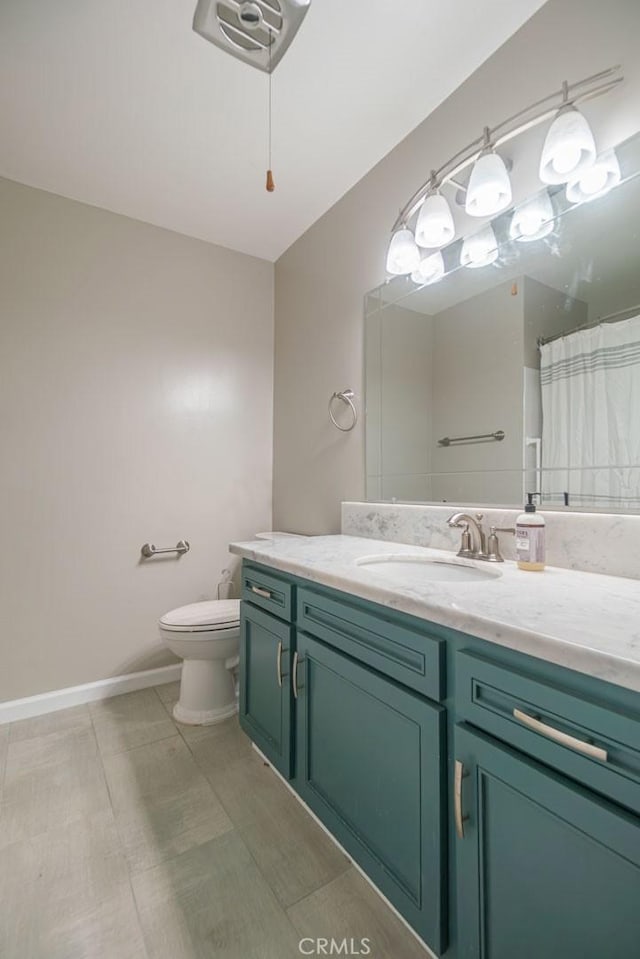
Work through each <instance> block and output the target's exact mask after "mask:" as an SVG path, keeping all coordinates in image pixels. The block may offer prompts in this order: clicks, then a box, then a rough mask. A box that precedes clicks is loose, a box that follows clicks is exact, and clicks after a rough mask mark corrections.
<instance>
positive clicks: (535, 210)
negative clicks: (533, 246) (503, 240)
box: [509, 190, 555, 243]
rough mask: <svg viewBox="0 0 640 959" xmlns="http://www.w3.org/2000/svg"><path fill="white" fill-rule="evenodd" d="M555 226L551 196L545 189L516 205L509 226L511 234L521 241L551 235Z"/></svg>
mask: <svg viewBox="0 0 640 959" xmlns="http://www.w3.org/2000/svg"><path fill="white" fill-rule="evenodd" d="M554 226H555V219H554V215H553V206H552V205H551V197H550V196H549V194H548V193H547V191H546V190H545V191H544V193H540V194H539V195H538V196H534V197H532V198H531V199H530V200H526V201H525V202H524V203H521V204H520V206H518V207H516V209H515V211H514V214H513V217H512V219H511V224H510V226H509V236H510V237H511V239H512V240H517V241H518V242H519V243H530V242H532V241H533V240H541V239H542V238H543V237H545V236H549V234H550V233H551V232H552V231H553V228H554Z"/></svg>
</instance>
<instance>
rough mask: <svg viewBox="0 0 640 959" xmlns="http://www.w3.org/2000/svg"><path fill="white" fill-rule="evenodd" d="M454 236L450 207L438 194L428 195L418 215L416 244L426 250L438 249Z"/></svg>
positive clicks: (454, 229)
mask: <svg viewBox="0 0 640 959" xmlns="http://www.w3.org/2000/svg"><path fill="white" fill-rule="evenodd" d="M455 235H456V228H455V224H454V222H453V215H452V213H451V207H450V206H449V204H448V203H447V200H446V198H445V197H443V196H442V195H441V194H440V193H430V194H429V195H428V196H427V198H426V200H425V201H424V203H423V204H422V206H421V207H420V213H419V214H418V222H417V223H416V243H417V244H418V246H423V247H426V248H427V249H435V250H437V249H439V248H440V247H442V246H446V245H447V243H450V242H451V240H453V238H454V236H455Z"/></svg>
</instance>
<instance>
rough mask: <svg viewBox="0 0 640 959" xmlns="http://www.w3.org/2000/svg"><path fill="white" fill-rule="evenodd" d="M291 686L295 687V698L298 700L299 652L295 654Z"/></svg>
mask: <svg viewBox="0 0 640 959" xmlns="http://www.w3.org/2000/svg"><path fill="white" fill-rule="evenodd" d="M291 685H292V686H293V698H294V699H297V698H298V650H296V651H295V653H294V654H293V665H292V667H291Z"/></svg>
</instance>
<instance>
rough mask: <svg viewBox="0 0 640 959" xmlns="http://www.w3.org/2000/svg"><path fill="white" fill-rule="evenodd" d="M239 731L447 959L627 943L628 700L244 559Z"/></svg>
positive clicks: (633, 758)
mask: <svg viewBox="0 0 640 959" xmlns="http://www.w3.org/2000/svg"><path fill="white" fill-rule="evenodd" d="M242 583H243V587H242V599H243V602H242V607H241V609H242V612H241V683H240V722H241V724H242V726H243V728H244V729H245V731H246V732H247V733H248V735H249V736H250V737H251V738H252V739H253V740H254V742H255V743H256V745H257V746H258V747H259V748H260V750H261V751H262V752H263V753H264V754H265V756H266V757H267V758H268V759H269V760H270V761H271V762H272V763H273V765H274V767H275V768H276V769H278V770H279V771H280V772H281V773H282V775H283V776H285V777H286V778H287V779H289V781H290V783H291V785H292V787H293V789H294V790H296V791H297V793H298V794H299V796H300V797H301V798H302V800H303V801H304V802H305V803H306V804H307V805H308V806H309V808H310V809H311V810H312V811H313V812H314V813H315V814H316V815H317V816H318V817H319V819H320V820H321V821H322V822H323V823H324V824H325V826H326V827H327V828H328V829H329V831H330V832H331V833H332V834H333V835H334V836H335V837H336V839H337V840H338V841H339V842H340V843H341V845H342V846H343V847H344V849H345V850H346V851H347V852H348V853H349V855H350V856H351V857H352V858H353V859H354V861H355V862H357V863H358V865H359V866H360V867H361V868H363V869H364V871H365V872H366V873H367V874H368V875H369V877H370V878H371V879H372V881H373V882H374V883H375V884H376V886H378V888H379V889H380V890H381V892H382V893H383V894H384V895H385V896H386V897H387V898H388V899H389V901H390V902H391V903H392V904H393V905H394V906H395V907H396V909H397V910H398V911H399V912H400V913H401V914H402V915H403V916H404V917H405V918H406V919H407V921H408V922H409V923H410V925H411V926H412V927H413V928H414V929H415V930H416V932H417V933H418V934H419V935H420V936H421V938H422V939H424V941H425V942H426V943H427V944H428V945H429V947H430V948H431V949H432V950H433V951H434V952H435V953H436V954H438V955H443V956H444V955H446V956H447V959H463V957H464V959H481V957H482V959H513V957H514V956H518V957H519V959H539V957H541V956H553V955H557V956H562V957H563V959H574V957H575V959H578V957H579V959H601V957H602V956H604V955H606V956H607V957H608V959H617V957H620V959H627V957H629V956H632V955H636V954H637V953H638V943H639V942H640V908H639V907H640V817H639V815H638V814H639V810H640V695H638V694H637V693H634V692H632V691H630V690H625V689H622V688H619V687H617V686H616V687H614V686H611V685H609V684H607V683H604V682H602V681H601V680H595V679H591V678H590V677H588V676H585V675H582V674H578V673H575V672H573V671H571V670H567V669H563V668H561V667H558V666H553V665H550V664H548V663H545V662H543V661H542V660H537V659H534V658H532V657H530V656H524V655H523V654H520V653H517V652H514V651H512V650H509V649H505V648H502V647H498V646H496V645H495V644H491V643H489V642H487V641H483V640H479V639H476V638H475V637H472V636H467V635H464V634H462V633H459V632H457V631H455V630H451V629H447V628H444V627H441V626H437V625H435V624H432V623H429V622H428V621H426V620H423V619H420V618H417V617H414V616H409V615H407V614H405V613H401V612H397V611H394V610H392V609H390V608H389V607H386V606H381V605H377V604H375V603H371V602H368V601H366V600H363V599H360V598H358V597H355V596H351V595H350V594H348V593H344V592H341V591H338V590H334V589H330V588H328V587H324V586H321V585H318V584H315V583H310V582H309V581H308V580H304V579H302V578H298V577H294V576H291V575H288V574H285V573H281V572H280V571H276V570H273V569H271V568H267V567H264V566H261V565H258V564H255V563H252V562H248V561H246V560H245V562H244V563H243V577H242Z"/></svg>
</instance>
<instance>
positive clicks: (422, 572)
mask: <svg viewBox="0 0 640 959" xmlns="http://www.w3.org/2000/svg"><path fill="white" fill-rule="evenodd" d="M356 566H363V567H364V568H365V569H366V570H367V572H370V573H373V574H375V575H376V576H380V577H384V579H385V580H386V581H387V582H392V583H394V584H397V585H399V586H407V585H413V584H416V585H417V584H419V583H425V582H429V583H478V582H481V581H482V580H489V579H499V578H500V576H501V575H502V574H501V573H499V572H498V570H497V569H493V568H492V567H490V566H489V567H488V568H486V569H485V568H483V567H480V566H473V565H472V564H471V563H469V562H466V561H465V560H446V559H431V558H430V557H428V556H411V555H410V554H408V553H407V554H403V553H399V554H397V555H396V554H389V553H387V554H383V555H380V556H362V557H361V558H360V559H357V560H356Z"/></svg>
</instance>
